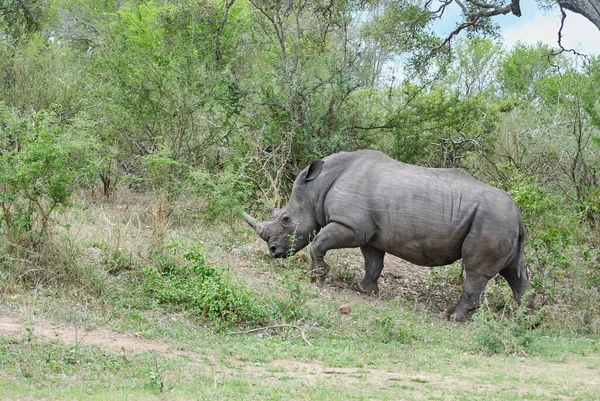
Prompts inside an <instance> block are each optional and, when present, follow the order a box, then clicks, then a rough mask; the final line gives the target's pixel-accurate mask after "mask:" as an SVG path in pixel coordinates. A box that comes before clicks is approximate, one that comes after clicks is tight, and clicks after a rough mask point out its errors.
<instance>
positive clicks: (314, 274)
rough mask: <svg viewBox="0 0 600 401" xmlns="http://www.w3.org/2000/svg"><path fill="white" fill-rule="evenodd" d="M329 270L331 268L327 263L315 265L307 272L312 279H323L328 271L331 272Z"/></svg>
mask: <svg viewBox="0 0 600 401" xmlns="http://www.w3.org/2000/svg"><path fill="white" fill-rule="evenodd" d="M329 270H331V268H330V267H329V265H328V264H327V263H325V264H323V265H320V266H315V267H313V268H312V269H311V270H309V271H308V272H307V273H306V275H307V276H308V277H310V278H312V279H322V278H323V277H325V276H326V275H327V273H329Z"/></svg>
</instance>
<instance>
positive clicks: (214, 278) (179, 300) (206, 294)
mask: <svg viewBox="0 0 600 401" xmlns="http://www.w3.org/2000/svg"><path fill="white" fill-rule="evenodd" d="M174 249H176V248H174ZM143 273H144V283H143V287H144V289H145V291H146V292H147V293H148V295H150V296H151V297H152V298H154V299H156V300H157V301H158V302H159V303H160V304H165V305H170V306H172V307H175V308H177V309H185V310H191V311H193V312H195V313H198V314H199V315H202V316H204V317H206V318H208V319H209V320H210V321H212V322H213V323H224V324H230V323H243V322H249V323H254V324H257V323H261V322H264V321H266V320H267V319H268V315H267V313H266V311H265V309H264V305H261V304H260V303H259V302H257V295H254V294H252V293H251V292H249V291H248V290H247V289H245V288H243V287H241V286H238V285H236V284H234V283H233V282H232V281H231V279H230V278H229V275H228V274H227V271H225V270H222V269H218V268H216V267H214V266H211V265H210V264H209V263H208V262H206V259H205V257H204V254H203V253H202V251H201V250H200V249H194V250H189V251H184V252H183V261H179V260H177V259H176V258H174V257H170V256H159V258H158V260H157V264H156V266H152V267H148V268H146V269H144V270H143Z"/></svg>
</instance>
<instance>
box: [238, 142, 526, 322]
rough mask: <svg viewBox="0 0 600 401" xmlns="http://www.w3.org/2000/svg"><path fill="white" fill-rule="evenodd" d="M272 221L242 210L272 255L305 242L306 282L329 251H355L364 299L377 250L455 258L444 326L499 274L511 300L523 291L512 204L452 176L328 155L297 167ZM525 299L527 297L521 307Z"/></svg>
mask: <svg viewBox="0 0 600 401" xmlns="http://www.w3.org/2000/svg"><path fill="white" fill-rule="evenodd" d="M272 217H273V219H272V220H271V221H266V222H257V221H256V220H255V219H254V218H252V217H251V216H249V215H248V214H245V213H244V218H245V220H246V221H247V222H248V224H250V226H252V227H253V228H254V230H255V231H256V233H257V234H258V235H259V236H260V237H261V238H262V239H263V240H265V241H266V242H267V243H268V246H269V250H270V252H271V254H272V255H273V256H274V257H287V256H289V255H291V254H293V253H294V252H297V251H299V250H300V249H302V248H304V247H305V246H306V245H308V243H309V242H311V241H312V244H311V251H310V254H311V257H312V273H313V275H314V276H325V275H326V274H327V273H328V272H329V265H328V264H327V263H326V262H325V261H324V256H325V254H326V253H327V251H328V250H330V249H338V248H353V247H360V249H361V251H362V253H363V255H364V260H365V276H364V278H363V279H362V281H360V282H359V283H356V286H355V288H357V289H358V290H360V291H362V292H365V293H376V292H378V290H379V289H378V286H377V279H378V278H379V276H380V274H381V270H382V268H383V259H384V255H385V253H386V252H388V253H390V254H392V255H395V256H398V257H400V258H402V259H405V260H407V261H409V262H411V263H414V264H417V265H421V266H440V265H447V264H450V263H452V262H454V261H456V260H458V259H461V258H462V264H463V267H464V272H465V276H466V278H465V284H464V288H463V292H462V297H461V299H460V301H459V302H458V303H457V304H456V305H455V306H454V307H452V308H450V309H449V310H448V311H447V316H448V318H449V319H451V320H457V321H463V320H466V319H467V318H468V317H469V315H470V313H471V312H472V311H473V310H474V309H476V308H477V307H479V305H480V303H481V295H482V293H483V291H484V289H485V286H486V284H487V282H488V281H489V280H490V279H491V278H492V277H494V276H495V275H496V274H498V273H500V275H502V277H504V278H505V279H506V281H507V282H508V284H509V285H510V287H511V289H512V291H513V295H514V298H515V300H516V301H517V302H520V301H521V298H522V296H523V295H524V294H525V293H526V292H528V291H529V290H530V289H531V285H530V283H529V280H528V279H527V272H526V269H525V260H524V256H523V248H524V246H525V239H526V233H525V229H524V226H523V221H522V219H521V214H520V211H519V208H518V206H517V205H516V204H515V202H514V201H513V200H512V198H511V197H510V195H509V194H508V193H506V192H504V191H502V190H499V189H496V188H493V187H491V186H489V185H487V184H484V183H483V182H481V181H478V180H476V179H474V178H473V177H471V176H470V175H468V174H466V173H464V172H462V171H460V170H458V169H438V168H424V167H417V166H413V165H409V164H404V163H400V162H398V161H396V160H393V159H391V158H390V157H388V156H387V155H385V154H384V153H381V152H378V151H373V150H361V151H356V152H341V153H337V154H334V155H331V156H328V157H326V158H324V159H322V160H317V161H314V162H312V163H311V164H310V165H309V166H308V167H306V168H305V169H304V170H303V171H302V172H301V173H300V174H299V175H298V177H297V178H296V181H295V182H294V187H293V189H292V194H291V198H290V201H289V203H288V204H287V205H286V206H284V207H283V208H281V209H274V210H273V211H272ZM315 234H316V235H315ZM533 302H534V296H533V295H529V296H528V297H527V302H526V306H527V308H528V309H529V310H532V309H533Z"/></svg>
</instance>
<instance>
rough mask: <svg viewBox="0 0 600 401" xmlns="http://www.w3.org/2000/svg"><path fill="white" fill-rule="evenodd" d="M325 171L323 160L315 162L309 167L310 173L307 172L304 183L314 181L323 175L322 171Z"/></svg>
mask: <svg viewBox="0 0 600 401" xmlns="http://www.w3.org/2000/svg"><path fill="white" fill-rule="evenodd" d="M322 169H323V160H315V161H314V162H312V163H311V164H310V166H308V171H307V172H306V177H304V181H312V180H314V179H315V178H317V177H318V176H319V174H321V170H322Z"/></svg>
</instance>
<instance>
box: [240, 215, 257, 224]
mask: <svg viewBox="0 0 600 401" xmlns="http://www.w3.org/2000/svg"><path fill="white" fill-rule="evenodd" d="M243 216H244V220H246V223H248V224H249V225H250V227H252V228H254V226H256V223H257V221H256V219H255V218H254V217H252V216H250V215H249V214H248V213H246V212H244V213H243Z"/></svg>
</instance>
